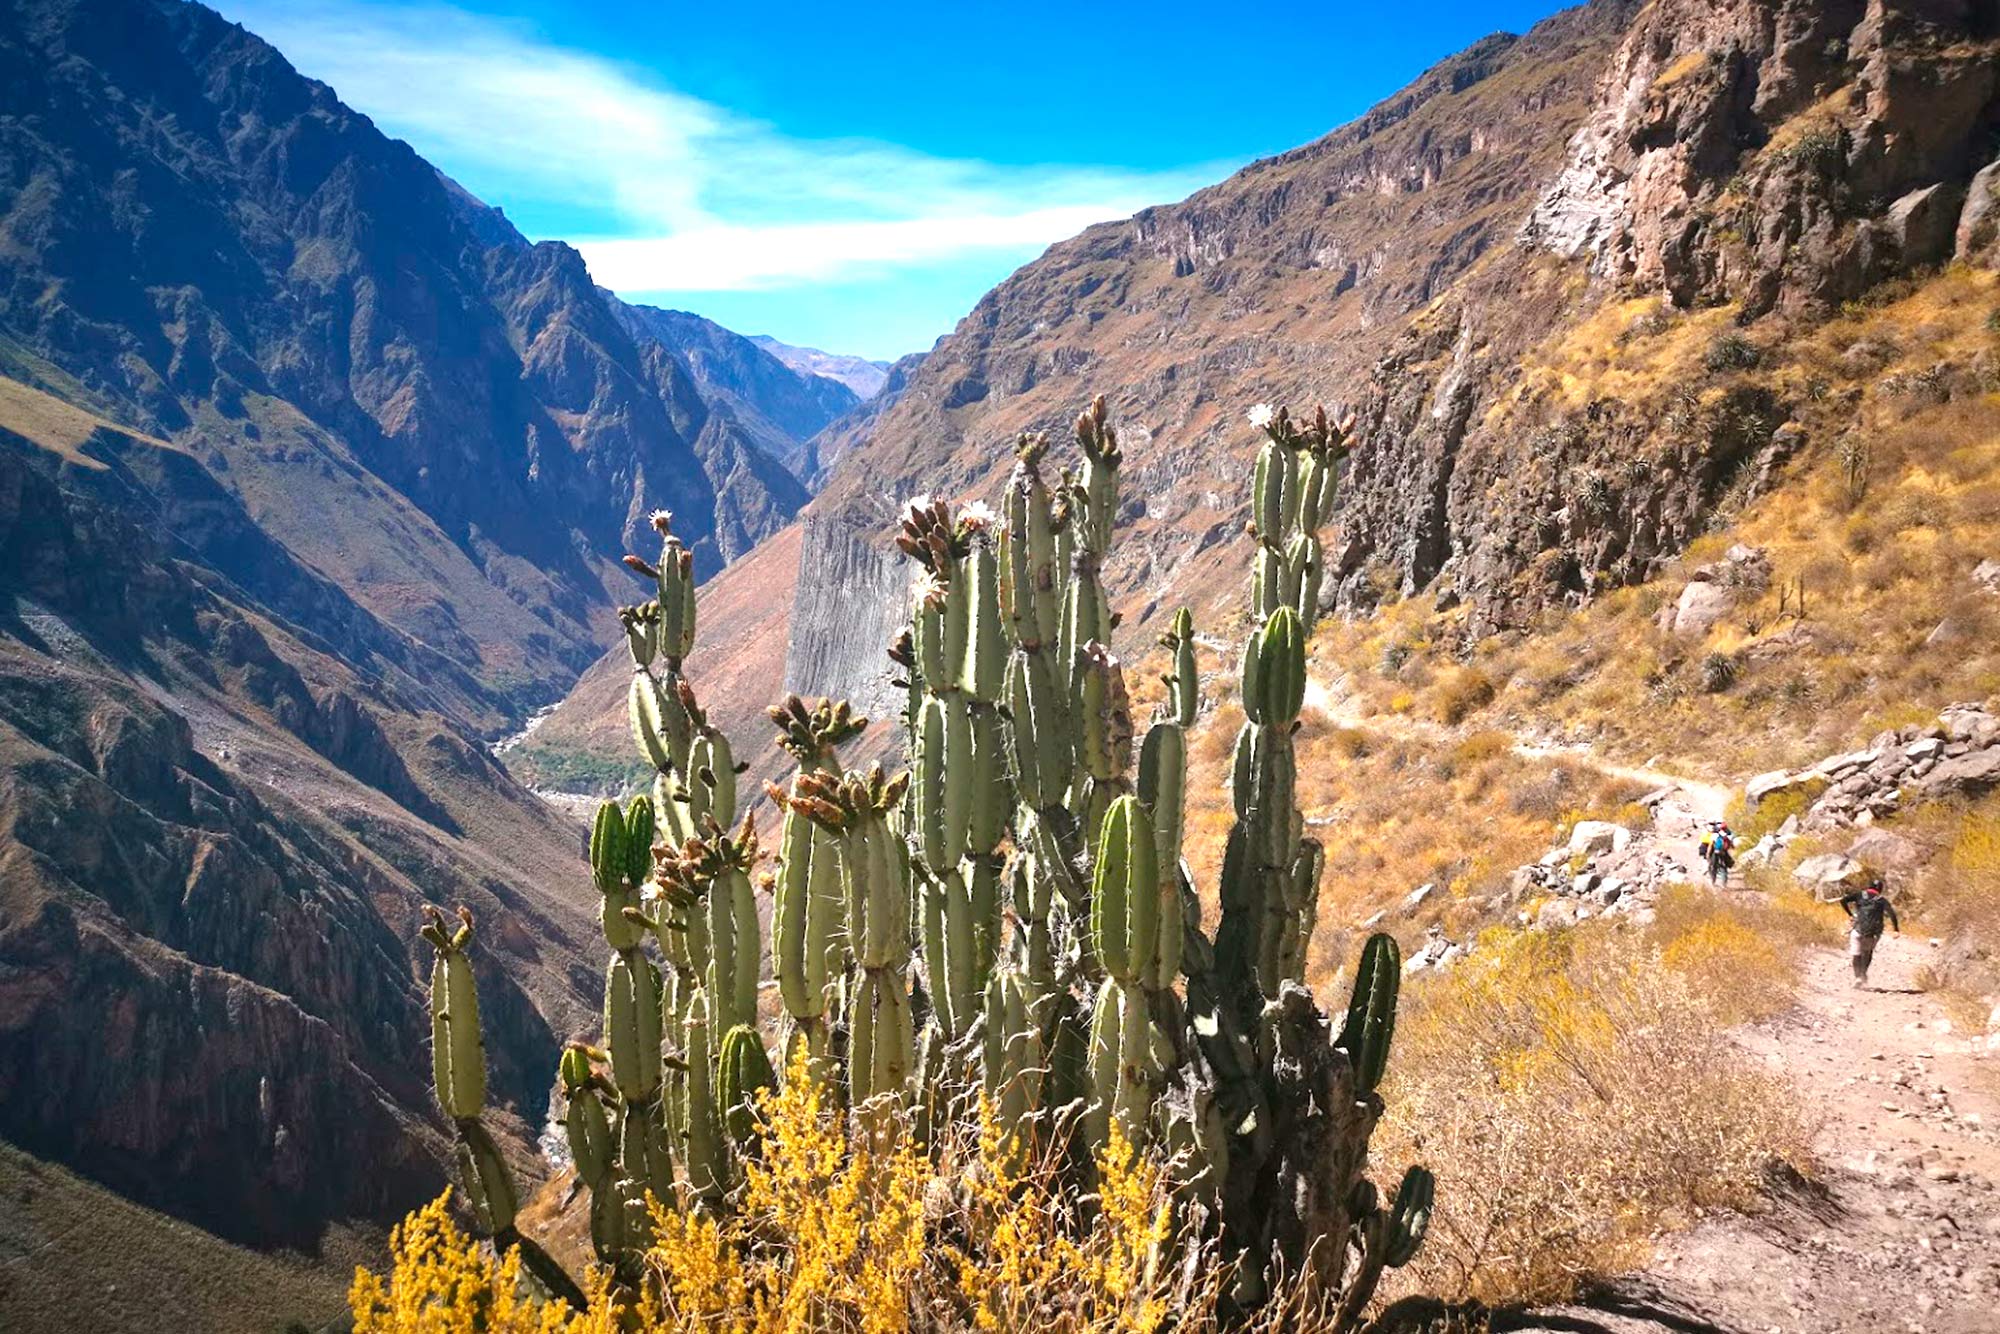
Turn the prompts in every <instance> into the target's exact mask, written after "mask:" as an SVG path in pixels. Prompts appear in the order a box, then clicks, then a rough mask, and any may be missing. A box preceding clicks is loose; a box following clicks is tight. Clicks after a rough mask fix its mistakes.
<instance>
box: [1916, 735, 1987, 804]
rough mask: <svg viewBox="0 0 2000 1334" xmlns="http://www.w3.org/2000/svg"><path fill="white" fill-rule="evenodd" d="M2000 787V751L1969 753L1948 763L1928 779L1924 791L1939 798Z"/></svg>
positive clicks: (1927, 777)
mask: <svg viewBox="0 0 2000 1334" xmlns="http://www.w3.org/2000/svg"><path fill="white" fill-rule="evenodd" d="M1996 784H2000V747H1996V748H1994V749H1990V750H1973V751H1967V752H1966V753H1965V754H1963V755H1959V756H1956V757H1954V758H1952V759H1949V760H1946V761H1945V762H1944V763H1942V764H1940V765H1938V767H1937V768H1935V769H1933V770H1931V771H1930V772H1929V773H1928V774H1926V775H1925V776H1924V781H1923V786H1924V790H1925V791H1927V792H1929V793H1931V794H1932V795H1934V796H1935V795H1937V794H1940V793H1946V792H1984V791H1985V790H1986V789H1988V788H1990V787H1993V786H1994V785H1996Z"/></svg>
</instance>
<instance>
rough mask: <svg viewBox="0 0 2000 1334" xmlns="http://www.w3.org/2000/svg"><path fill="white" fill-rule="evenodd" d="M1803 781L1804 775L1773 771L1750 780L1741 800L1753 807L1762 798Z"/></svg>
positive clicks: (1783, 770)
mask: <svg viewBox="0 0 2000 1334" xmlns="http://www.w3.org/2000/svg"><path fill="white" fill-rule="evenodd" d="M1805 781H1806V776H1805V775H1804V774H1795V773H1793V772H1791V771H1790V770H1789V769H1774V770H1772V771H1771V772H1770V773H1767V774H1758V775H1757V776H1756V777H1755V778H1753V779H1751V780H1750V781H1749V783H1747V784H1746V785H1745V786H1744V788H1743V800H1744V801H1745V802H1746V803H1748V804H1749V805H1751V806H1753V807H1754V806H1755V805H1756V804H1757V803H1758V802H1760V801H1762V800H1763V799H1764V798H1766V797H1768V796H1771V795H1772V794H1774V793H1778V792H1783V791H1785V790H1786V789H1788V788H1794V787H1797V786H1799V785H1800V784H1801V783H1804V782H1805Z"/></svg>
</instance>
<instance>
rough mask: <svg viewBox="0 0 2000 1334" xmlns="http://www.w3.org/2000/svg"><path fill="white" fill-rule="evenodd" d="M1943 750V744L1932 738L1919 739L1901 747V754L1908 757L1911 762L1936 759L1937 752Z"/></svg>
mask: <svg viewBox="0 0 2000 1334" xmlns="http://www.w3.org/2000/svg"><path fill="white" fill-rule="evenodd" d="M1943 750H1944V742H1942V741H1940V740H1938V739H1937V738H1936V737H1934V736H1927V737H1920V738H1919V739H1917V740H1915V741H1912V742H1911V743H1910V744H1909V745H1907V746H1905V747H1903V753H1904V754H1905V755H1907V756H1909V757H1910V759H1911V761H1913V762H1914V761H1917V760H1931V759H1936V758H1937V756H1938V754H1939V752H1941V751H1943Z"/></svg>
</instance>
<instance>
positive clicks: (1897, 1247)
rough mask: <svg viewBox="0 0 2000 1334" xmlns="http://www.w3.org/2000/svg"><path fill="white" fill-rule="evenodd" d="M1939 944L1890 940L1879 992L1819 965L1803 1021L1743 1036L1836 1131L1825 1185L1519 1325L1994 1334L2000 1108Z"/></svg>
mask: <svg viewBox="0 0 2000 1334" xmlns="http://www.w3.org/2000/svg"><path fill="white" fill-rule="evenodd" d="M1929 948H1930V947H1929V944H1928V942H1927V941H1925V940H1923V939H1921V938H1916V937H1902V938H1898V937H1896V936H1895V935H1893V934H1892V935H1891V936H1890V937H1889V938H1888V939H1887V940H1886V941H1884V942H1883V945H1882V947H1881V949H1880V951H1879V952H1878V953H1877V955H1876V959H1875V967H1874V970H1873V972H1872V974H1871V976H1870V981H1869V988H1868V989H1867V990H1865V991H1856V990H1854V989H1853V988H1852V985H1851V978H1850V975H1849V971H1848V966H1847V960H1846V958H1845V956H1844V955H1843V954H1842V953H1841V951H1839V950H1838V949H1833V948H1823V947H1816V948H1812V949H1810V950H1809V951H1808V953H1807V956H1806V958H1805V960H1804V977H1803V981H1802V986H1801V990H1800V995H1799V1002H1798V1005H1797V1007H1796V1008H1795V1009H1794V1010H1793V1011H1792V1012H1790V1013H1788V1014H1787V1015H1785V1016H1783V1017H1782V1018H1781V1019H1779V1020H1778V1021H1776V1022H1775V1023H1771V1024H1766V1025H1759V1026H1757V1027H1755V1028H1753V1029H1750V1030H1748V1031H1746V1032H1744V1033H1742V1034H1741V1035H1740V1036H1741V1041H1742V1044H1743V1046H1744V1049H1745V1053H1746V1055H1747V1056H1749V1057H1751V1058H1753V1059H1757V1060H1761V1061H1763V1062H1765V1063H1766V1064H1767V1065H1769V1066H1770V1067H1771V1068H1772V1069H1774V1070H1776V1071H1778V1072H1779V1073H1781V1074H1782V1075H1783V1076H1785V1077H1786V1078H1787V1079H1788V1080H1789V1082H1790V1083H1791V1084H1792V1086H1793V1088H1794V1089H1795V1090H1796V1091H1797V1093H1798V1095H1799V1097H1800V1099H1801V1101H1802V1103H1803V1104H1804V1106H1805V1107H1806V1108H1808V1109H1809V1111H1810V1112H1811V1113H1813V1114H1815V1115H1816V1116H1818V1117H1820V1118H1822V1120H1821V1129H1820V1131H1819V1134H1818V1136H1817V1139H1816V1144H1815V1148H1816V1150H1817V1152H1818V1154H1819V1157H1820V1160H1821V1164H1822V1180H1821V1182H1820V1183H1819V1184H1818V1185H1805V1184H1799V1185H1796V1186H1781V1187H1780V1188H1779V1190H1778V1192H1777V1194H1778V1199H1777V1202H1776V1204H1775V1205H1774V1206H1773V1208H1772V1209H1771V1211H1770V1212H1769V1213H1768V1214H1766V1215H1764V1216H1762V1217H1758V1218H1751V1219H1745V1218H1739V1217H1734V1216H1723V1217H1718V1218H1715V1219H1712V1220H1710V1221H1708V1222H1706V1223H1703V1224H1701V1225H1700V1226H1698V1227H1696V1228H1695V1229H1693V1230H1692V1231H1689V1232H1686V1233H1682V1234H1680V1235H1678V1236H1674V1237H1669V1238H1667V1239H1665V1240H1664V1241H1663V1242H1662V1243H1661V1244H1660V1248H1659V1250H1658V1252H1657V1254H1656V1255H1655V1258H1654V1260H1653V1262H1652V1263H1651V1264H1650V1265H1649V1266H1648V1267H1647V1268H1646V1269H1645V1270H1644V1271H1643V1272H1642V1273H1639V1274H1636V1275H1633V1276H1631V1277H1629V1278H1626V1279H1623V1280H1620V1281H1619V1282H1617V1283H1616V1284H1613V1285H1612V1286H1611V1287H1610V1288H1609V1289H1608V1290H1607V1291H1606V1292H1604V1293H1602V1294H1599V1295H1598V1296H1597V1297H1596V1298H1594V1299H1593V1300H1592V1301H1591V1303H1590V1304H1588V1305H1583V1306H1575V1307H1564V1308H1560V1309H1558V1310H1555V1311H1548V1312H1540V1313H1537V1314H1536V1315H1535V1316H1533V1317H1532V1318H1530V1319H1529V1320H1528V1321H1527V1322H1526V1323H1525V1324H1521V1325H1516V1326H1514V1327H1515V1328H1525V1329H1543V1330H1551V1331H1578V1332H1583V1334H1588V1332H1591V1331H1604V1332H1606V1334H1654V1332H1655V1331H1660V1330H1673V1331H1677V1332H1678V1334H1701V1332H1702V1331H1710V1330H1726V1331H1743V1332H1744V1334H1875V1332H1876V1331H1890V1330H1894V1331H1911V1332H1912V1334H1992V1331H1994V1330H1995V1329H1996V1328H2000V1314H1996V1312H2000V1191H1996V1189H1995V1185H1994V1183H1995V1181H1996V1180H2000V1136H1996V1134H1995V1127H1996V1125H2000V1096H1996V1092H1995V1089H1996V1083H2000V1080H1996V1071H1995V1068H1994V1065H1995V1062H1994V1058H1993V1057H1992V1056H1990V1055H1988V1054H1985V1053H1983V1052H1982V1051H1981V1050H1980V1048H1981V1046H1982V1045H1983V1043H1982V1040H1981V1039H1979V1038H1976V1037H1968V1036H1966V1035H1964V1034H1962V1033H1960V1032H1959V1031H1957V1029H1956V1028H1955V1027H1954V1026H1953V1025H1952V1024H1951V1023H1950V1021H1949V1020H1948V1018H1947V1017H1946V1016H1945V1015H1944V1014H1943V1012H1942V1011H1941V1009H1940V1007H1939V1006H1938V1005H1937V1004H1936V1003H1935V1002H1934V1001H1933V1000H1932V999H1931V997H1930V996H1928V995H1927V994H1925V993H1923V992H1921V991H1919V990H1917V988H1916V987H1915V985H1914V977H1915V974H1916V972H1917V970H1918V969H1919V968H1920V967H1921V966H1922V963H1923V961H1924V957H1925V955H1926V954H1927V953H1928V951H1929Z"/></svg>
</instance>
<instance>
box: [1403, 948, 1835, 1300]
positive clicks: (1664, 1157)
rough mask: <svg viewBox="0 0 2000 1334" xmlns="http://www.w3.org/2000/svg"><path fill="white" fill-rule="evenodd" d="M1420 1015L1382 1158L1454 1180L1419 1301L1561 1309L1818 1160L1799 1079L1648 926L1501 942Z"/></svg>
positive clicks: (1417, 1000) (1422, 1258)
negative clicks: (1770, 1059) (1639, 934)
mask: <svg viewBox="0 0 2000 1334" xmlns="http://www.w3.org/2000/svg"><path fill="white" fill-rule="evenodd" d="M1404 1013H1405V1016H1406V1018H1405V1020H1404V1022H1403V1023H1402V1025H1401V1026H1400V1028H1399V1030H1398V1033H1397V1040H1398V1051H1397V1055H1396V1060H1395V1062H1393V1063H1392V1068H1393V1071H1394V1073H1393V1075H1392V1084H1393V1086H1392V1088H1391V1089H1390V1090H1389V1091H1388V1094H1387V1097H1388V1103H1389V1107H1390V1111H1389V1114H1388V1117H1387V1118H1386V1120H1385V1122H1384V1125H1383V1133H1382V1135H1381V1136H1380V1140H1381V1141H1385V1142H1381V1143H1380V1145H1379V1151H1380V1154H1381V1156H1382V1158H1383V1160H1384V1161H1401V1160H1402V1159H1403V1158H1406V1157H1409V1158H1414V1159H1419V1160H1422V1161H1424V1162H1426V1163H1428V1164H1429V1165H1430V1166H1431V1167H1432V1168H1433V1169H1434V1170H1435V1171H1436V1172H1437V1177H1438V1211H1437V1214H1436V1216H1435V1217H1434V1219H1433V1221H1432V1224H1431V1235H1430V1239H1429V1241H1428V1242H1427V1243H1426V1244H1425V1247H1424V1249H1423V1250H1422V1251H1421V1252H1419V1253H1418V1255H1417V1258H1416V1260H1415V1261H1414V1262H1413V1263H1412V1265H1411V1266H1410V1267H1409V1268H1408V1269H1406V1270H1405V1271H1403V1278H1402V1282H1403V1284H1404V1285H1405V1290H1413V1291H1423V1292H1429V1293H1432V1294H1435V1295H1437V1296H1440V1297H1443V1298H1446V1299H1458V1298H1466V1297H1470V1298H1476V1299H1479V1300H1482V1301H1486V1302H1491V1303H1496V1304H1497V1303H1517V1302H1518V1303H1545V1302H1551V1301H1560V1300H1562V1299H1565V1298H1567V1297H1569V1296H1572V1295H1573V1294H1574V1293H1575V1292H1576V1291H1577V1290H1578V1288H1579V1286H1580V1285H1582V1284H1584V1283H1585V1282H1587V1281H1590V1280H1592V1279H1595V1278H1598V1277H1601V1276H1605V1275H1609V1274H1612V1273H1617V1272H1620V1271H1624V1270H1628V1269H1630V1268H1631V1267H1633V1266H1634V1265H1636V1264H1639V1263H1641V1262H1642V1261H1643V1260H1644V1258H1645V1254H1646V1250H1647V1239H1648V1237H1649V1236H1651V1235H1652V1234H1653V1233H1654V1232H1656V1231H1657V1230H1658V1229H1661V1228H1663V1227H1665V1228H1670V1227H1674V1226H1678V1225H1682V1224H1685V1223H1686V1222H1688V1221H1690V1220H1691V1219H1692V1218H1694V1217H1695V1216H1696V1215H1698V1214H1699V1213H1700V1212H1702V1211H1704V1210H1708V1209H1716V1208H1737V1209H1747V1208H1752V1207H1755V1206H1756V1205H1757V1204H1758V1202H1759V1200H1760V1198H1761V1191H1760V1183H1761V1182H1763V1181H1764V1180H1765V1177H1766V1173H1767V1172H1768V1171H1769V1169H1770V1167H1771V1166H1772V1164H1773V1162H1774V1160H1783V1161H1787V1162H1790V1163H1792V1164H1795V1165H1799V1166H1803V1165H1805V1164H1807V1162H1808V1161H1809V1160H1808V1151H1807V1145H1808V1144H1809V1143H1810V1133H1809V1127H1808V1126H1807V1125H1806V1124H1805V1122H1804V1121H1803V1120H1802V1118H1801V1116H1800V1114H1799V1112H1798V1111H1797V1109H1796V1108H1795V1107H1794V1105H1793V1104H1792V1102H1791V1101H1790V1099H1789V1096H1788V1094H1787V1092H1786V1090H1785V1088H1784V1086H1783V1085H1782V1084H1781V1083H1780V1082H1779V1081H1777V1080H1776V1079H1774V1078H1772V1077H1771V1076H1769V1075H1766V1074H1764V1073H1762V1072H1761V1071H1759V1070H1757V1069H1755V1068H1754V1067H1753V1065H1752V1063H1751V1062H1749V1061H1748V1060H1747V1059H1746V1058H1745V1057H1744V1055H1743V1053H1742V1052H1741V1051H1739V1050H1738V1049H1737V1048H1736V1047H1734V1046H1733V1045H1732V1044H1731V1042H1730V1041H1729V1038H1728V1037H1727V1035H1726V1033H1725V1032H1724V1030H1723V1025H1722V1022H1721V1019H1720V1017H1719V1016H1718V1014H1717V1013H1716V1011H1715V1009H1714V1008H1713V1007H1711V1005H1710V1004H1708V1003H1707V1002H1706V1001H1705V1000H1704V999H1703V998H1702V997H1701V996H1700V995H1699V994H1698V993H1697V992H1696V990H1695V989H1694V988H1693V987H1691V986H1690V985H1689V984H1688V982H1687V980H1686V979H1685V978H1684V977H1683V976H1682V975H1681V974H1680V973H1678V972H1676V971H1675V970H1673V969H1671V968H1667V967H1663V966H1662V965H1661V963H1660V957H1659V954H1658V953H1657V951H1656V950H1655V949H1654V948H1653V947H1652V946H1651V945H1650V944H1649V943H1647V942H1645V941H1642V940H1640V939H1638V938H1636V937H1635V936H1634V935H1632V934H1630V933H1619V932H1616V931H1614V930H1610V929H1602V928H1597V927H1596V924H1590V926H1589V927H1588V928H1580V929H1577V930H1574V931H1568V932H1549V933H1529V932H1505V931H1494V932H1489V933H1488V935H1487V937H1486V938H1485V939H1483V940H1482V942H1481V944H1480V947H1479V949H1478V950H1477V951H1476V952H1475V953H1473V954H1472V955H1471V956H1470V957H1468V958H1467V959H1466V960H1464V961H1463V962H1461V963H1460V964H1459V965H1457V966H1456V967H1454V968H1453V969H1451V970H1450V971H1449V972H1447V973H1444V974H1443V975H1441V976H1439V977H1437V978H1435V979H1432V980H1429V981H1427V982H1424V983H1421V984H1419V985H1416V986H1413V987H1411V988H1410V989H1409V990H1408V991H1407V992H1406V994H1405V999H1404Z"/></svg>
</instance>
